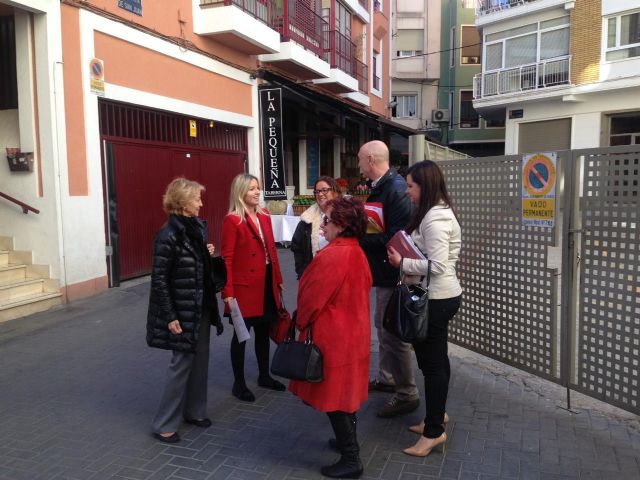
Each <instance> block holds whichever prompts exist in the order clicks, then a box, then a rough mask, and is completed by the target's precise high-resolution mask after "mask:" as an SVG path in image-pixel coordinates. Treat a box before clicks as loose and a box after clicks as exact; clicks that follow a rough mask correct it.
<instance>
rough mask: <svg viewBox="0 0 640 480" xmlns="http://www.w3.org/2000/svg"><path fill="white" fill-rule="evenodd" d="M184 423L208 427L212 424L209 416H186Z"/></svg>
mask: <svg viewBox="0 0 640 480" xmlns="http://www.w3.org/2000/svg"><path fill="white" fill-rule="evenodd" d="M184 423H188V424H189V425H195V426H196V427H201V428H208V427H210V426H211V420H209V419H208V418H200V419H198V418H185V419H184Z"/></svg>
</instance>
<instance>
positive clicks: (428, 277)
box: [398, 255, 431, 290]
mask: <svg viewBox="0 0 640 480" xmlns="http://www.w3.org/2000/svg"><path fill="white" fill-rule="evenodd" d="M425 257H426V255H425ZM403 262H404V257H400V269H399V271H398V285H402V263H403ZM424 277H425V276H424V275H422V276H421V277H420V283H422V280H424ZM426 277H427V285H426V287H427V290H428V289H429V283H430V282H431V260H429V257H427V275H426Z"/></svg>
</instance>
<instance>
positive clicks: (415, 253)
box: [387, 230, 426, 260]
mask: <svg viewBox="0 0 640 480" xmlns="http://www.w3.org/2000/svg"><path fill="white" fill-rule="evenodd" d="M388 247H393V248H394V249H395V250H396V251H397V252H398V253H399V254H400V255H402V257H403V258H412V259H414V260H426V257H425V256H424V255H423V253H422V252H421V251H420V249H419V248H418V247H416V244H415V243H413V240H411V237H410V236H409V235H407V232H405V231H404V230H398V231H397V232H396V233H395V235H394V236H393V237H391V240H389V242H388V243H387V248H388Z"/></svg>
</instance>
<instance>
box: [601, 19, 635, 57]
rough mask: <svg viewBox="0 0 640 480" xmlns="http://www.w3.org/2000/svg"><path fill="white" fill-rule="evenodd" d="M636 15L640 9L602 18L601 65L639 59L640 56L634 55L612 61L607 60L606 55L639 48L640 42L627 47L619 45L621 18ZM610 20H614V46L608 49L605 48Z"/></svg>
mask: <svg viewBox="0 0 640 480" xmlns="http://www.w3.org/2000/svg"><path fill="white" fill-rule="evenodd" d="M636 13H637V14H640V9H636V10H628V11H626V12H624V13H617V14H616V15H609V16H607V17H603V18H602V62H603V63H613V62H623V61H625V60H631V59H634V58H636V59H637V58H640V55H636V56H634V57H627V58H616V59H614V60H607V53H610V52H619V51H622V50H630V49H632V48H640V42H636V43H630V44H628V45H620V34H621V30H622V17H625V16H627V15H633V14H636ZM612 18H615V19H616V45H615V46H614V47H609V46H607V44H608V39H609V20H611V19H612Z"/></svg>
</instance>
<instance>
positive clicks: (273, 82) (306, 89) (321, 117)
mask: <svg viewBox="0 0 640 480" xmlns="http://www.w3.org/2000/svg"><path fill="white" fill-rule="evenodd" d="M259 73H260V78H262V79H263V80H265V84H263V85H261V87H263V88H264V87H267V86H268V87H274V86H277V87H280V88H282V89H283V96H284V98H287V99H289V100H291V101H294V102H295V103H296V104H298V105H299V108H300V109H301V110H302V111H305V112H306V113H307V114H308V115H309V116H311V117H314V121H315V122H316V123H317V125H318V127H319V128H318V129H315V128H314V132H316V133H317V132H319V131H322V132H324V134H330V135H335V136H344V132H343V129H342V127H341V126H340V125H336V124H335V123H334V122H331V120H330V118H331V116H332V115H336V114H340V115H342V116H345V117H349V118H351V119H353V120H359V121H361V122H363V123H364V124H365V125H367V126H368V127H369V128H372V129H377V130H379V131H381V132H382V131H385V132H386V133H387V134H397V135H400V136H402V137H405V138H407V137H409V136H411V135H415V134H416V133H418V132H417V131H416V130H414V129H412V128H409V127H406V126H404V125H401V124H399V123H396V122H393V121H391V120H389V119H388V118H385V117H383V116H381V115H378V114H377V113H375V112H371V111H367V110H364V109H361V108H359V107H357V106H356V105H353V104H351V103H348V102H347V101H345V100H343V99H342V98H340V97H335V96H333V95H331V94H327V93H324V92H321V91H318V90H317V87H314V86H312V84H298V83H295V82H292V81H290V80H288V79H286V78H283V77H281V76H279V75H276V74H274V73H273V72H270V71H268V70H264V69H263V70H260V71H259ZM300 127H301V129H300V130H299V132H300V133H303V134H304V129H305V127H304V126H300ZM381 136H382V137H384V136H385V135H381Z"/></svg>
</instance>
